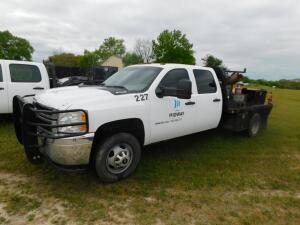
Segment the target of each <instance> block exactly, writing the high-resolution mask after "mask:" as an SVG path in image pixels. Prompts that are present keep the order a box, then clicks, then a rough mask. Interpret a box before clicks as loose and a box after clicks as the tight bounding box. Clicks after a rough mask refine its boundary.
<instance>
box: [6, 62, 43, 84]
mask: <svg viewBox="0 0 300 225" xmlns="http://www.w3.org/2000/svg"><path fill="white" fill-rule="evenodd" d="M9 70H10V78H11V82H16V83H18V82H21V83H39V82H40V81H41V80H42V76H41V72H40V69H39V68H38V67H37V66H35V65H26V64H10V65H9Z"/></svg>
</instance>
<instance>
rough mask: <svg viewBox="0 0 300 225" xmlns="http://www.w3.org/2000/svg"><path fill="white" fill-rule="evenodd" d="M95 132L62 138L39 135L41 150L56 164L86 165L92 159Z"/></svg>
mask: <svg viewBox="0 0 300 225" xmlns="http://www.w3.org/2000/svg"><path fill="white" fill-rule="evenodd" d="M93 138H94V134H93V133H89V134H86V135H82V136H77V137H72V138H62V139H44V138H41V137H39V146H41V147H40V148H39V151H40V152H41V153H42V155H44V156H45V157H46V158H48V159H49V160H51V161H52V162H53V163H54V164H56V165H61V166H67V167H70V166H84V165H88V164H89V161H90V154H91V149H92V144H93Z"/></svg>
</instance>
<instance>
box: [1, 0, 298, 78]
mask: <svg viewBox="0 0 300 225" xmlns="http://www.w3.org/2000/svg"><path fill="white" fill-rule="evenodd" d="M165 29H169V30H173V29H179V30H181V31H182V32H183V33H185V34H186V36H187V38H188V39H189V40H190V42H191V43H193V45H194V47H193V49H194V51H195V57H196V59H197V64H198V65H202V61H201V58H203V57H205V56H206V55H207V54H212V55H214V56H216V57H218V58H221V59H222V60H223V61H224V64H225V65H226V66H227V67H229V68H231V69H236V70H238V69H243V68H244V67H246V68H247V71H248V72H247V76H249V77H251V78H255V79H258V78H262V79H267V80H277V79H290V78H300V1H297V0H284V1H278V0H277V1H276V0H239V1H238V0H231V1H229V0H227V1H225V0H209V1H208V0H205V1H204V0H151V1H150V0H148V1H146V0H126V1H124V0H106V1H102V0H47V1H42V0H26V1H24V0H9V1H8V0H1V1H0V31H3V30H9V31H10V32H11V33H13V34H14V35H16V36H20V37H23V38H26V39H27V40H29V41H30V43H31V44H32V46H33V47H34V49H35V52H34V54H33V60H34V61H42V60H43V59H46V58H48V56H49V55H51V54H53V53H54V52H61V51H64V52H72V53H75V54H82V53H83V51H84V49H88V50H94V49H96V48H98V47H99V46H100V44H101V43H102V42H103V40H104V38H107V37H109V36H115V37H117V38H122V39H124V41H125V45H126V49H127V50H128V51H131V50H133V48H134V43H135V41H136V40H137V39H149V40H153V39H156V37H157V36H158V35H159V33H160V32H161V31H163V30H165Z"/></svg>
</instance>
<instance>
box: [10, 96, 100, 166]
mask: <svg viewBox="0 0 300 225" xmlns="http://www.w3.org/2000/svg"><path fill="white" fill-rule="evenodd" d="M13 108H14V125H15V131H16V135H17V138H18V140H19V142H20V143H21V144H23V145H24V150H25V154H26V156H27V158H28V159H29V161H31V162H32V163H35V164H38V163H40V162H41V158H44V159H46V160H47V161H49V162H50V163H51V164H53V165H54V166H56V167H58V168H61V169H63V170H79V169H78V168H83V166H84V167H86V166H87V165H88V164H89V159H90V153H91V149H92V143H93V138H94V133H88V117H87V116H88V115H87V112H86V111H84V110H81V109H77V110H76V109H73V110H56V109H52V108H49V107H46V106H43V105H40V104H38V103H27V102H25V101H24V99H23V98H21V97H19V96H16V97H14V100H13ZM74 111H82V112H84V113H85V114H86V118H87V120H86V122H85V123H84V122H82V123H69V124H63V125H60V124H57V122H56V121H57V116H56V115H58V114H59V113H66V112H74ZM83 124H84V125H86V126H87V130H86V131H85V132H81V133H67V132H58V128H59V127H64V126H78V125H83Z"/></svg>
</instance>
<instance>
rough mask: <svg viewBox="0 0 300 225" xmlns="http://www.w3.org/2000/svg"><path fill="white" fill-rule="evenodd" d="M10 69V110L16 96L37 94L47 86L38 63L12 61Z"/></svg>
mask: <svg viewBox="0 0 300 225" xmlns="http://www.w3.org/2000/svg"><path fill="white" fill-rule="evenodd" d="M8 71H9V74H10V82H9V83H8V96H9V106H8V109H9V111H10V112H11V111H12V100H13V97H14V96H16V95H20V96H25V95H35V94H38V93H39V92H41V91H43V90H44V89H46V88H47V85H46V82H45V81H44V79H43V78H42V74H41V68H40V67H39V66H38V65H34V64H22V63H17V62H12V63H9V64H8Z"/></svg>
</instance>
